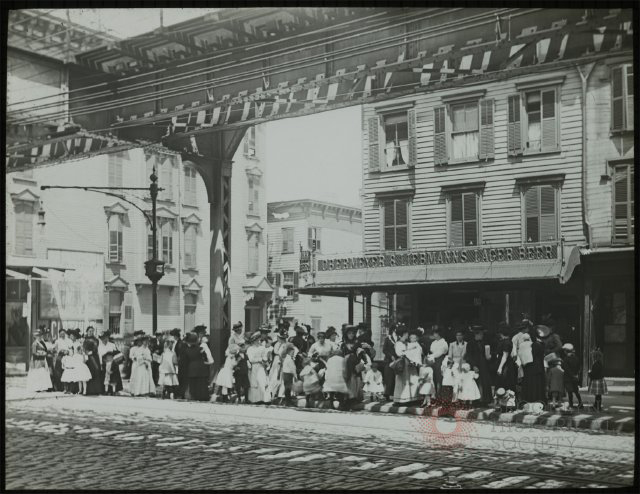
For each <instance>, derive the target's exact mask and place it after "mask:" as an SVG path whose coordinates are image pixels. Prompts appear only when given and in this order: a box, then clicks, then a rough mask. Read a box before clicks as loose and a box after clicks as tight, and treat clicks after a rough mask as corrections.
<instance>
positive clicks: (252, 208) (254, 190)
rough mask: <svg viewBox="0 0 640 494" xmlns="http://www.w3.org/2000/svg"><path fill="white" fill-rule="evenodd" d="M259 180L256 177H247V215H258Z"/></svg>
mask: <svg viewBox="0 0 640 494" xmlns="http://www.w3.org/2000/svg"><path fill="white" fill-rule="evenodd" d="M259 184H260V180H259V179H258V177H249V193H248V196H249V204H248V210H249V214H259V213H260V190H259V188H258V186H259Z"/></svg>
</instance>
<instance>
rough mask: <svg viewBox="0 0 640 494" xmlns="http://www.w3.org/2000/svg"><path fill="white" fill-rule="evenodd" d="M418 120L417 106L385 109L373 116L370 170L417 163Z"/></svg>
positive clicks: (369, 125) (371, 122)
mask: <svg viewBox="0 0 640 494" xmlns="http://www.w3.org/2000/svg"><path fill="white" fill-rule="evenodd" d="M415 122H416V115H415V110H414V109H409V110H400V111H393V112H384V113H382V114H380V115H378V116H375V117H371V118H370V119H369V122H368V127H369V171H372V172H378V171H380V170H381V169H383V170H387V169H389V170H392V169H397V168H404V167H413V166H415V163H416V123H415Z"/></svg>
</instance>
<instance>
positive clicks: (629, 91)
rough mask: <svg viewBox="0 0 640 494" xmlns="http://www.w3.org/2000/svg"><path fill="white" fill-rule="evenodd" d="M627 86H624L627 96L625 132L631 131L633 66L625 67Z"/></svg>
mask: <svg viewBox="0 0 640 494" xmlns="http://www.w3.org/2000/svg"><path fill="white" fill-rule="evenodd" d="M626 73H627V77H626V80H627V84H626V88H625V89H626V96H627V122H626V123H627V124H626V126H625V127H626V129H627V130H633V90H634V87H633V65H627V66H626Z"/></svg>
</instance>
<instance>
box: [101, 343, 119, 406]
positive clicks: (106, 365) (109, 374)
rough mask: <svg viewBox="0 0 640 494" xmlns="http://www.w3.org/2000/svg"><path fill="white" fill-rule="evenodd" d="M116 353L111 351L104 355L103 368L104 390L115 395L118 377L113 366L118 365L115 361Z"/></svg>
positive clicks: (110, 394)
mask: <svg viewBox="0 0 640 494" xmlns="http://www.w3.org/2000/svg"><path fill="white" fill-rule="evenodd" d="M113 357H114V353H113V352H111V351H109V352H107V353H105V354H104V355H103V356H102V368H103V369H104V392H105V393H106V394H107V395H109V396H113V395H114V394H115V389H116V384H117V382H116V379H115V376H114V373H113V371H112V368H113V366H114V365H117V364H115V363H114V361H113Z"/></svg>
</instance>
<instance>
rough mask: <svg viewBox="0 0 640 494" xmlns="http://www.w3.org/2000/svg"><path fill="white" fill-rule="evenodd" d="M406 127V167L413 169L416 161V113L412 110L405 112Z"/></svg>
mask: <svg viewBox="0 0 640 494" xmlns="http://www.w3.org/2000/svg"><path fill="white" fill-rule="evenodd" d="M407 127H408V131H409V162H408V163H407V165H408V166H409V167H411V168H413V167H414V166H416V162H417V161H418V149H417V139H416V111H415V110H414V109H411V110H409V111H407Z"/></svg>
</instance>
